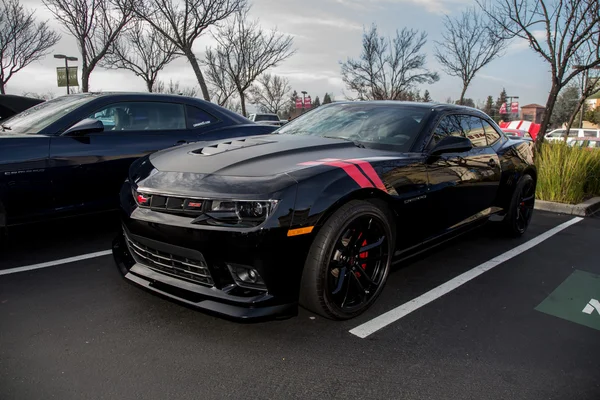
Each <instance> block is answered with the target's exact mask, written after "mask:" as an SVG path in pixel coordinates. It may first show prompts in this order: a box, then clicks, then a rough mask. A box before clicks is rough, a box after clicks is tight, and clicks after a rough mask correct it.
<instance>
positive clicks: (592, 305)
mask: <svg viewBox="0 0 600 400" xmlns="http://www.w3.org/2000/svg"><path fill="white" fill-rule="evenodd" d="M535 309H536V310H538V311H541V312H543V313H546V314H550V315H554V316H555V317H559V318H562V319H566V320H567V321H571V322H575V323H577V324H581V325H585V326H589V327H590V328H594V329H598V330H600V275H596V274H592V273H589V272H585V271H579V270H575V271H574V272H573V273H572V274H571V275H569V277H568V278H567V279H566V280H565V281H564V282H563V283H561V284H560V286H558V287H557V288H556V289H555V290H554V292H552V293H550V296H548V297H546V299H545V300H544V301H542V302H541V303H540V305H538V306H537V307H536V308H535Z"/></svg>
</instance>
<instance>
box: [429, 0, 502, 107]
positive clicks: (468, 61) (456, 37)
mask: <svg viewBox="0 0 600 400" xmlns="http://www.w3.org/2000/svg"><path fill="white" fill-rule="evenodd" d="M444 28H445V29H444V32H443V33H442V37H443V39H444V40H443V41H442V42H437V41H436V42H435V43H436V46H435V50H434V54H435V58H436V59H437V60H438V62H439V63H440V64H441V65H442V69H443V70H444V72H446V73H447V74H448V75H450V76H455V77H457V78H460V79H462V84H463V86H462V91H461V93H460V99H459V100H458V104H463V102H464V98H465V93H466V92H467V88H468V87H469V84H470V83H471V81H472V80H473V78H474V77H475V74H477V72H478V71H479V70H480V69H481V68H483V67H485V66H486V65H488V64H489V63H490V62H492V61H493V60H494V59H495V58H497V57H499V56H500V55H501V53H502V50H504V48H505V47H506V43H507V41H505V40H499V39H498V36H499V35H498V33H495V32H493V31H492V29H493V28H496V29H497V26H496V25H490V24H489V21H488V20H487V18H486V16H485V14H482V13H481V12H479V11H478V10H476V9H475V8H472V7H469V8H467V9H466V10H465V11H463V12H462V14H461V15H460V16H459V17H457V18H451V17H449V16H447V15H446V16H445V19H444Z"/></svg>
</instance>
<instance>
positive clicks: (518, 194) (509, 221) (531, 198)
mask: <svg viewBox="0 0 600 400" xmlns="http://www.w3.org/2000/svg"><path fill="white" fill-rule="evenodd" d="M534 205H535V181H534V180H533V178H532V177H531V175H529V174H524V175H523V176H522V177H521V178H520V179H519V181H518V182H517V186H516V187H515V191H514V192H513V195H512V197H511V200H510V204H509V207H508V212H507V213H506V216H505V218H504V221H502V223H503V228H504V232H505V233H506V234H507V235H508V236H511V237H519V236H522V235H523V234H524V233H525V232H526V231H527V227H528V226H529V222H530V221H531V216H532V215H533V207H534Z"/></svg>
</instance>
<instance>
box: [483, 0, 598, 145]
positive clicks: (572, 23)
mask: <svg viewBox="0 0 600 400" xmlns="http://www.w3.org/2000/svg"><path fill="white" fill-rule="evenodd" d="M477 2H478V4H479V5H480V6H481V7H482V9H483V10H484V12H485V13H486V14H487V15H488V17H489V18H490V20H491V21H492V22H493V23H494V24H495V25H496V26H497V29H495V31H499V32H501V33H500V36H499V39H510V38H515V37H517V38H521V39H524V40H527V41H528V42H529V46H530V47H531V48H532V49H533V50H534V51H535V52H536V53H538V54H539V55H540V56H541V57H542V58H543V59H544V60H545V61H546V62H547V63H548V64H549V66H550V72H551V75H552V78H551V79H552V80H551V84H552V85H551V87H550V93H549V94H548V99H547V100H546V112H545V113H544V117H543V119H542V123H541V126H540V132H545V131H546V129H547V127H548V124H549V123H550V118H551V116H552V111H553V110H554V105H555V104H556V98H557V96H558V93H559V92H560V91H561V89H562V88H564V87H565V86H567V85H568V84H569V82H571V80H572V79H573V78H575V77H576V76H577V75H578V74H580V73H584V72H585V71H587V70H589V69H591V68H594V67H596V66H598V65H600V59H595V60H590V61H589V62H587V63H586V64H584V65H581V68H579V69H577V70H572V69H571V66H572V65H573V62H574V59H575V56H576V55H577V54H578V53H579V52H580V49H581V48H582V46H583V45H584V44H586V43H587V42H588V41H589V40H593V39H594V38H597V37H598V35H600V2H598V0H477ZM543 140H544V135H538V136H537V138H536V146H537V147H538V149H539V147H540V146H541V144H542V143H543Z"/></svg>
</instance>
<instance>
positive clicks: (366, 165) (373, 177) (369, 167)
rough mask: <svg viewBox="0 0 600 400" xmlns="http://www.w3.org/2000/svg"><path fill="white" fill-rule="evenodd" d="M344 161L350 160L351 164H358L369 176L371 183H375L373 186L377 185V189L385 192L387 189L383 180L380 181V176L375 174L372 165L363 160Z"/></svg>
mask: <svg viewBox="0 0 600 400" xmlns="http://www.w3.org/2000/svg"><path fill="white" fill-rule="evenodd" d="M344 161H346V162H351V163H353V164H356V165H358V166H360V168H361V169H362V170H363V171H364V172H365V175H367V176H368V177H369V179H370V180H372V181H373V183H374V184H375V187H377V189H381V190H383V191H384V192H387V189H386V187H385V185H384V184H383V182H382V181H381V178H380V177H379V175H377V172H375V169H373V166H372V165H371V164H370V163H369V162H367V161H364V160H344Z"/></svg>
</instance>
